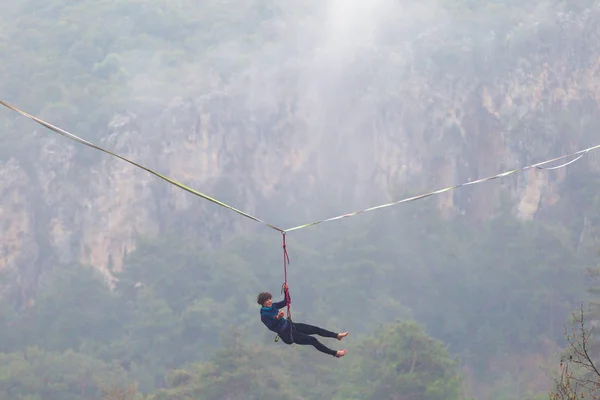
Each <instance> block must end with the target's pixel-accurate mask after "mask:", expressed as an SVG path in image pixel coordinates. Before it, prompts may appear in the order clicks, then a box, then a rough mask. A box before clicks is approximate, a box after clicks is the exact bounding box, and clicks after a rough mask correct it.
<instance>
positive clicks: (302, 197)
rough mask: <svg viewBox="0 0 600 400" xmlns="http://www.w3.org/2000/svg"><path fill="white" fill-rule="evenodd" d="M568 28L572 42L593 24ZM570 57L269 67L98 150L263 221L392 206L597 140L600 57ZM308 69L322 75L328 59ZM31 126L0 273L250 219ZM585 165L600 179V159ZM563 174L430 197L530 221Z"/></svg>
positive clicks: (4, 172) (377, 54)
mask: <svg viewBox="0 0 600 400" xmlns="http://www.w3.org/2000/svg"><path fill="white" fill-rule="evenodd" d="M574 26H575V27H579V28H577V29H576V28H572V30H571V31H570V32H571V36H572V38H574V39H572V40H575V39H576V38H577V37H579V36H578V35H577V32H580V33H581V32H583V31H585V30H586V29H587V30H589V29H592V28H589V27H587V25H585V24H584V25H581V24H579V25H577V24H575V25H574ZM594 29H597V28H594ZM515 46H516V45H515ZM590 46H592V45H590ZM571 50H572V49H571V46H570V44H569V42H566V43H563V44H562V45H561V47H560V48H559V50H556V52H555V53H556V54H550V55H549V54H547V53H544V52H543V51H541V50H540V51H539V53H536V54H533V55H531V54H524V55H523V57H521V58H518V57H515V59H514V60H513V62H511V64H510V65H509V67H506V68H504V69H501V70H498V71H496V72H494V73H488V74H487V75H485V76H484V77H477V78H475V77H474V76H473V75H471V73H472V71H470V70H468V69H464V70H461V67H460V65H459V66H455V70H454V72H447V73H446V75H445V76H442V77H439V76H438V77H437V78H434V77H433V75H434V74H433V72H430V71H429V70H428V71H429V72H424V71H425V70H426V68H421V66H422V65H421V64H419V63H422V59H421V61H418V60H412V61H411V60H410V58H409V55H407V54H408V53H407V54H404V58H402V57H400V56H399V55H398V54H391V53H388V52H386V51H385V49H384V50H381V49H379V50H373V49H369V50H363V53H361V54H359V55H360V56H364V57H363V58H365V59H366V58H367V57H368V58H369V59H371V60H373V61H372V64H373V65H370V66H365V64H360V65H354V64H353V65H349V66H347V67H346V68H345V69H344V70H343V71H341V70H340V71H338V72H339V74H338V75H327V76H326V77H324V78H322V79H321V80H316V81H315V80H314V79H313V78H314V76H315V75H314V74H313V73H311V74H307V73H306V72H305V70H303V69H302V68H301V67H302V66H303V64H302V63H301V62H297V63H296V64H293V65H291V66H284V67H282V66H278V65H277V66H274V65H271V67H270V68H265V69H263V70H261V71H259V72H257V71H256V70H253V72H252V74H247V75H242V76H241V77H240V78H239V80H237V81H234V82H232V83H230V84H229V85H228V86H227V87H226V88H224V89H223V90H222V91H221V92H219V93H218V94H211V95H203V96H197V97H195V98H193V99H186V100H182V99H175V100H173V101H172V102H171V103H170V104H168V105H167V106H166V107H165V108H164V109H162V110H160V111H158V112H150V111H142V112H141V113H140V114H133V113H127V114H122V115H115V116H114V119H113V121H112V123H111V124H110V126H109V127H108V129H107V134H106V135H104V140H103V141H102V143H101V145H103V146H105V147H107V148H109V149H112V150H114V151H116V152H118V153H119V154H121V155H123V156H125V157H128V158H131V159H133V160H136V161H138V162H140V163H142V164H144V165H147V166H149V167H150V168H153V169H156V170H158V171H159V172H161V173H164V174H166V175H168V176H170V177H172V178H174V179H177V180H179V181H181V182H183V183H185V184H187V185H190V186H192V187H194V188H197V189H198V190H200V191H202V192H204V193H207V194H209V195H214V196H215V197H218V198H220V199H221V200H223V201H225V202H228V203H230V204H232V205H234V206H236V207H239V208H242V209H244V210H246V211H248V212H250V213H256V214H257V216H259V217H261V218H262V217H265V215H266V214H267V213H268V211H269V210H268V207H265V206H262V204H263V201H265V200H266V199H270V198H272V197H273V196H279V197H280V198H283V199H285V201H284V202H281V203H279V206H280V207H295V209H297V210H300V211H299V212H300V214H299V215H303V218H302V220H301V221H299V222H304V221H303V220H304V219H305V220H306V222H308V221H309V220H311V219H313V218H315V215H316V213H315V212H311V210H312V211H314V207H316V206H317V204H318V203H319V201H320V200H319V199H322V198H326V199H327V200H326V201H328V202H330V204H338V205H340V206H339V207H336V208H337V209H339V211H340V213H342V212H346V211H349V210H350V207H352V208H355V207H364V206H369V205H373V204H376V203H380V202H385V201H388V200H389V195H390V193H391V192H393V191H394V190H395V189H396V188H397V187H402V186H403V185H407V184H411V185H416V186H414V187H418V188H419V192H421V191H423V190H427V189H437V188H441V187H445V186H449V185H453V184H456V183H457V182H463V181H466V180H470V179H476V178H479V177H483V176H487V175H492V174H494V173H498V172H502V171H505V170H507V169H512V168H514V167H517V166H522V165H525V164H529V163H531V162H536V161H540V160H543V159H545V158H551V157H554V156H557V155H560V154H563V153H565V152H569V151H574V150H577V149H579V148H582V147H583V146H587V145H590V144H592V143H591V142H592V141H593V140H594V139H596V141H597V136H593V127H594V124H595V122H596V117H595V116H594V114H595V113H596V112H597V104H598V102H597V101H598V96H600V83H599V82H600V79H598V71H599V68H600V57H598V56H594V57H588V58H587V59H586V60H585V62H584V61H583V60H581V62H580V63H579V64H577V65H574V64H573V63H574V62H573V53H572V51H571ZM472 51H475V50H472ZM469 54H470V53H467V55H466V56H464V59H469V57H470V56H471V55H469ZM521 54H523V52H521ZM506 56H508V55H506ZM524 57H525V58H524ZM400 58H401V60H400V61H398V59H400ZM311 60H312V61H311V63H312V64H311V66H312V68H313V69H314V70H318V68H319V66H320V65H321V64H319V63H323V64H322V65H321V66H324V65H325V64H324V63H325V62H326V61H327V60H326V59H319V58H318V57H317V56H315V55H313V57H312V58H311ZM407 60H408V61H407ZM524 60H525V61H527V60H528V61H527V63H526V62H525V61H524ZM463 61H464V60H463ZM488 62H489V63H493V62H492V61H488ZM459 64H460V63H459ZM420 65H421V66H420ZM446 67H447V66H444V65H442V67H440V68H442V69H443V68H446ZM303 71H304V72H303ZM447 71H449V70H447ZM457 71H458V72H457ZM290 77H291V78H290ZM350 80H352V82H366V84H363V83H361V84H358V83H356V84H349V83H348V82H349V81H350ZM314 82H319V83H318V85H317V84H315V83H314ZM265 85H267V86H268V87H266V86H265ZM261 91H267V92H268V96H266V95H264V94H263V95H262V96H261ZM566 120H568V123H567V122H565V121H566ZM31 126H32V125H30V127H31ZM596 126H598V125H596ZM65 128H66V129H70V128H69V127H65ZM35 129H36V131H37V132H38V138H39V143H40V146H39V147H38V148H36V149H35V150H33V152H34V153H30V154H29V155H28V159H29V160H35V161H33V162H26V161H23V160H22V159H20V160H18V159H17V158H15V157H11V158H9V159H8V160H7V161H5V162H3V163H2V164H1V165H0V216H1V219H0V221H1V222H0V231H1V234H2V238H3V241H2V242H3V246H2V251H0V268H10V267H14V268H18V269H19V270H20V271H21V272H22V274H27V275H29V274H30V275H33V276H35V274H36V272H35V271H37V270H36V268H33V267H32V266H34V265H37V266H39V265H40V264H41V263H43V262H44V261H45V260H48V259H50V257H55V258H56V259H58V260H60V261H63V262H70V261H79V262H82V263H87V264H93V265H95V266H97V267H98V268H101V269H103V270H107V268H108V267H109V266H110V265H111V264H112V266H113V267H114V268H117V269H118V268H120V267H121V265H122V259H123V256H124V255H125V254H126V253H127V252H128V251H131V250H132V249H134V247H135V243H134V239H135V236H136V235H137V234H143V235H151V236H152V235H158V234H160V233H161V232H164V231H165V230H168V229H170V228H173V226H175V225H176V224H177V223H179V222H180V221H181V220H186V221H187V223H188V224H192V225H195V226H196V228H197V229H199V230H200V229H204V230H205V231H206V232H210V231H211V229H212V228H214V229H213V231H219V232H221V233H224V232H232V231H240V230H243V229H247V228H248V226H250V225H247V222H246V221H243V220H242V217H239V216H237V215H236V214H233V213H232V212H229V211H223V210H221V209H219V208H218V206H215V205H213V204H210V203H207V202H206V201H204V200H202V199H198V198H195V197H194V196H192V195H190V194H188V193H185V192H183V191H181V190H179V189H177V188H175V187H171V186H169V185H168V184H167V183H165V182H162V181H160V180H158V179H157V178H155V177H153V176H151V175H150V174H148V173H146V172H144V171H141V170H139V169H136V168H134V167H133V166H130V165H129V164H127V163H124V162H122V161H120V160H117V159H114V158H112V157H109V156H105V155H99V153H94V152H93V151H92V150H88V149H83V148H82V147H81V146H79V145H77V144H74V143H72V142H70V141H68V140H67V139H65V138H63V137H60V136H55V135H54V133H51V132H49V131H42V130H43V128H35ZM23 134H29V133H28V132H24V133H23ZM89 157H91V158H92V160H91V161H90V160H89V159H87V158H89ZM588 157H589V160H590V165H592V166H593V168H595V169H596V170H597V171H600V158H599V157H598V156H597V155H594V154H591V155H589V156H588ZM564 178H565V172H564V171H558V172H544V171H541V172H540V171H530V172H529V173H527V174H518V175H515V176H514V177H512V178H506V179H505V180H504V181H495V182H492V183H485V184H482V185H478V186H476V187H473V188H468V189H460V190H459V191H456V192H452V193H449V194H445V195H442V196H438V197H437V199H436V201H437V202H438V205H439V208H440V210H442V211H443V212H445V213H446V214H448V215H451V214H452V213H455V212H465V213H469V214H471V215H473V217H474V218H476V219H485V218H487V217H489V216H491V215H493V213H494V212H495V211H496V210H497V208H498V205H499V204H498V199H499V193H500V190H501V188H502V187H505V188H509V191H510V194H511V197H512V207H513V210H514V213H516V214H517V215H519V216H520V217H521V218H525V219H527V218H533V217H534V216H535V215H536V212H537V211H538V210H539V208H540V207H541V206H543V205H544V204H546V203H552V202H555V201H556V199H557V198H558V197H560V195H561V194H560V192H559V191H558V189H557V188H558V186H557V185H558V184H559V183H560V182H561V180H562V179H564ZM395 195H396V194H395V193H394V196H395ZM324 216H330V215H324ZM319 218H320V216H319ZM178 221H179V222H178ZM270 222H274V223H277V222H278V221H270ZM248 224H251V223H248ZM223 225H224V226H225V230H223ZM27 271H29V272H27ZM30 278H31V277H29V278H27V279H30Z"/></svg>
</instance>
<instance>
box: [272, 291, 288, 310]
mask: <svg viewBox="0 0 600 400" xmlns="http://www.w3.org/2000/svg"><path fill="white" fill-rule="evenodd" d="M288 297H289V299H290V303H291V302H292V296H290V292H288ZM286 305H287V304H286V302H285V295H284V297H283V300H281V301H280V302H277V303H273V307H275V308H276V309H278V310H279V309H280V308H283V307H285V306H286Z"/></svg>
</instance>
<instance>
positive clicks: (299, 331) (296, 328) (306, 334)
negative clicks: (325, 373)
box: [279, 322, 337, 356]
mask: <svg viewBox="0 0 600 400" xmlns="http://www.w3.org/2000/svg"><path fill="white" fill-rule="evenodd" d="M290 330H291V332H290ZM290 333H291V338H290ZM310 335H319V336H323V337H329V338H336V339H337V333H333V332H330V331H328V330H326V329H323V328H319V327H318V326H313V325H308V324H303V323H300V322H293V323H292V328H291V329H289V328H288V329H286V330H285V331H283V332H281V334H280V335H279V337H280V338H281V340H282V341H283V342H285V343H287V344H292V343H296V344H300V345H307V344H308V345H311V346H314V347H315V348H316V349H317V350H319V351H320V352H323V353H325V354H329V355H332V356H335V355H336V354H337V351H335V350H331V349H330V348H329V347H327V346H325V345H324V344H323V343H321V342H319V341H318V340H317V339H316V338H314V337H312V336H310Z"/></svg>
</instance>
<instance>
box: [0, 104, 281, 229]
mask: <svg viewBox="0 0 600 400" xmlns="http://www.w3.org/2000/svg"><path fill="white" fill-rule="evenodd" d="M0 104H2V105H3V106H5V107H7V108H9V109H11V110H13V111H16V112H18V113H19V114H21V115H23V116H25V117H27V118H30V119H32V120H33V121H35V122H37V123H38V124H40V125H42V126H45V127H46V128H48V129H50V130H52V131H54V132H56V133H58V134H60V135H63V136H65V137H67V138H69V139H71V140H74V141H76V142H78V143H81V144H83V145H85V146H89V147H91V148H94V149H96V150H100V151H102V152H104V153H106V154H110V155H111V156H114V157H117V158H119V159H121V160H123V161H125V162H128V163H129V164H132V165H134V166H136V167H138V168H141V169H143V170H145V171H147V172H150V173H151V174H152V175H155V176H157V177H159V178H160V179H163V180H165V181H167V182H169V183H170V184H172V185H175V186H177V187H179V188H181V189H183V190H185V191H186V192H189V193H192V194H193V195H196V196H198V197H202V198H203V199H206V200H208V201H211V202H213V203H215V204H218V205H220V206H221V207H225V208H228V209H230V210H232V211H235V212H236V213H238V214H241V215H243V216H244V217H246V218H250V219H251V220H253V221H256V222H259V223H261V224H263V225H265V226H268V227H269V228H272V229H275V230H276V231H279V232H283V230H282V229H280V228H278V227H276V226H274V225H271V224H268V223H266V222H264V221H262V220H260V219H258V218H256V217H253V216H252V215H250V214H248V213H246V212H244V211H240V210H238V209H237V208H234V207H232V206H230V205H227V204H225V203H223V202H221V201H219V200H217V199H214V198H212V197H210V196H207V195H205V194H203V193H200V192H199V191H197V190H194V189H192V188H190V187H188V186H186V185H184V184H182V183H179V182H177V181H176V180H174V179H171V178H169V177H167V176H164V175H162V174H160V173H158V172H156V171H153V170H151V169H150V168H147V167H145V166H143V165H141V164H138V163H136V162H135V161H131V160H129V159H127V158H125V157H123V156H120V155H119V154H116V153H113V152H112V151H109V150H106V149H104V148H102V147H100V146H97V145H95V144H93V143H90V142H88V141H87V140H84V139H82V138H80V137H78V136H76V135H73V134H72V133H69V132H67V131H65V130H64V129H61V128H58V127H56V126H54V125H52V124H50V123H48V122H46V121H44V120H42V119H39V118H37V117H35V116H33V115H31V114H28V113H26V112H25V111H23V110H20V109H18V108H17V107H15V106H12V105H10V104H8V103H6V102H5V101H2V100H0Z"/></svg>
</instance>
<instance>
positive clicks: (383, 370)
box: [336, 322, 463, 400]
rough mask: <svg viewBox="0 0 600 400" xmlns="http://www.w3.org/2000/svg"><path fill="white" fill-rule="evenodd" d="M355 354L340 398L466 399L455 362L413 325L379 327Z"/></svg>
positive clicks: (402, 324) (438, 343)
mask: <svg viewBox="0 0 600 400" xmlns="http://www.w3.org/2000/svg"><path fill="white" fill-rule="evenodd" d="M352 353H353V358H352V361H350V365H351V367H350V368H351V372H350V373H349V376H348V384H347V385H345V386H344V387H343V389H341V390H340V391H339V392H338V393H337V394H336V396H337V397H336V398H338V399H353V400H354V399H356V400H359V399H376V398H385V397H390V398H394V397H398V398H400V397H402V396H408V397H414V398H419V399H424V400H425V399H426V400H436V399H447V400H452V399H456V400H458V399H463V397H462V387H461V381H462V378H461V376H460V375H459V374H458V373H457V370H456V363H455V362H454V361H452V360H451V359H450V356H449V354H448V352H447V350H446V349H445V348H444V346H443V345H442V343H441V342H439V341H436V340H433V339H431V338H429V337H428V336H427V335H426V334H425V333H424V332H423V330H422V329H421V327H419V326H418V325H417V324H415V323H414V322H404V323H399V324H395V325H385V326H382V327H378V328H377V331H376V333H375V334H374V335H373V336H371V337H368V338H366V339H365V340H363V342H362V343H360V344H358V345H356V346H354V350H353V352H352Z"/></svg>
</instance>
